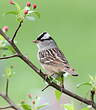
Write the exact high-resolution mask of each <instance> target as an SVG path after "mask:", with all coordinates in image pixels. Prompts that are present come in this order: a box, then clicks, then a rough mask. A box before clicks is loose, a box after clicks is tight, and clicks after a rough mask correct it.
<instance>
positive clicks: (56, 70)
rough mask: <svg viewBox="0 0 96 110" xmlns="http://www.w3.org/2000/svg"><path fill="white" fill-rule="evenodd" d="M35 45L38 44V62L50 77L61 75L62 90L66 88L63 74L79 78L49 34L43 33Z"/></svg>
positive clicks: (34, 41) (35, 41)
mask: <svg viewBox="0 0 96 110" xmlns="http://www.w3.org/2000/svg"><path fill="white" fill-rule="evenodd" d="M33 43H36V44H37V47H38V52H37V57H38V60H39V61H40V64H41V66H42V67H43V68H44V69H45V70H46V71H47V73H48V74H49V75H50V76H52V75H54V74H55V75H57V76H59V75H61V78H62V81H61V87H62V88H64V85H63V82H64V80H63V74H66V73H68V74H70V75H72V76H78V73H77V72H75V70H74V69H73V68H72V67H71V66H70V64H69V62H68V60H67V58H66V57H65V55H64V54H63V52H62V51H61V50H60V49H59V47H58V45H57V44H56V42H55V40H54V39H53V38H52V37H51V35H50V34H49V33H48V32H43V33H41V34H40V35H39V36H38V37H37V39H36V40H33Z"/></svg>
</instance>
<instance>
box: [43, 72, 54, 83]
mask: <svg viewBox="0 0 96 110" xmlns="http://www.w3.org/2000/svg"><path fill="white" fill-rule="evenodd" d="M52 76H54V73H53V74H52V75H49V74H48V73H47V74H45V81H46V80H47V78H48V79H49V80H50V82H52V81H53V78H52Z"/></svg>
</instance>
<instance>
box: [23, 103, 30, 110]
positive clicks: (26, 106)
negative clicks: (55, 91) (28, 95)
mask: <svg viewBox="0 0 96 110" xmlns="http://www.w3.org/2000/svg"><path fill="white" fill-rule="evenodd" d="M21 106H22V108H23V109H24V110H31V106H30V105H28V104H26V103H22V104H21Z"/></svg>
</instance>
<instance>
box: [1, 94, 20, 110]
mask: <svg viewBox="0 0 96 110" xmlns="http://www.w3.org/2000/svg"><path fill="white" fill-rule="evenodd" d="M0 96H1V97H2V98H3V99H5V100H6V102H7V103H8V104H9V105H10V107H11V108H13V109H15V110H22V109H21V108H19V107H18V106H17V105H16V104H15V103H14V102H13V101H12V100H11V99H10V98H9V97H8V96H6V94H3V93H0Z"/></svg>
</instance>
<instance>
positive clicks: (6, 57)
mask: <svg viewBox="0 0 96 110" xmlns="http://www.w3.org/2000/svg"><path fill="white" fill-rule="evenodd" d="M14 57H18V55H17V54H15V55H11V56H5V57H2V58H0V60H4V59H9V58H14Z"/></svg>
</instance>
